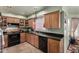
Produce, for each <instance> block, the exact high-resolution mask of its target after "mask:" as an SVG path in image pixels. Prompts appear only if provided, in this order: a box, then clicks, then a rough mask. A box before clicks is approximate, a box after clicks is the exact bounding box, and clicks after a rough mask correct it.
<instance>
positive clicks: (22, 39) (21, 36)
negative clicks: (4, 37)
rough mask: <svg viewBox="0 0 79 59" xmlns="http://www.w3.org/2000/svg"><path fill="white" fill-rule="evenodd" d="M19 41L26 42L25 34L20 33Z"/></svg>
mask: <svg viewBox="0 0 79 59" xmlns="http://www.w3.org/2000/svg"><path fill="white" fill-rule="evenodd" d="M20 40H21V43H23V42H25V41H26V36H25V33H21V34H20Z"/></svg>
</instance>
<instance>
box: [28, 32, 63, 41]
mask: <svg viewBox="0 0 79 59" xmlns="http://www.w3.org/2000/svg"><path fill="white" fill-rule="evenodd" d="M29 33H31V34H35V35H38V36H43V37H48V38H51V39H57V40H61V39H62V38H63V37H64V35H62V36H60V37H58V36H53V35H47V34H44V33H38V32H29ZM57 35H59V34H57Z"/></svg>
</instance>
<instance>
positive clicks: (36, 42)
mask: <svg viewBox="0 0 79 59" xmlns="http://www.w3.org/2000/svg"><path fill="white" fill-rule="evenodd" d="M34 37H35V39H34V46H35V47H37V48H39V39H38V36H37V35H35V36H34Z"/></svg>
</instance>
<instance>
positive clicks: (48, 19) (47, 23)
mask: <svg viewBox="0 0 79 59" xmlns="http://www.w3.org/2000/svg"><path fill="white" fill-rule="evenodd" d="M44 17H45V23H44V27H45V28H51V27H50V15H49V14H46V15H45V16H44Z"/></svg>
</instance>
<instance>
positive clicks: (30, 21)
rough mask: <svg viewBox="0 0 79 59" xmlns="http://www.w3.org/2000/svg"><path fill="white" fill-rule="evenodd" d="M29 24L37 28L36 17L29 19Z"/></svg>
mask: <svg viewBox="0 0 79 59" xmlns="http://www.w3.org/2000/svg"><path fill="white" fill-rule="evenodd" d="M28 24H29V26H30V27H32V28H33V29H34V28H35V19H34V18H32V19H29V20H28Z"/></svg>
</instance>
